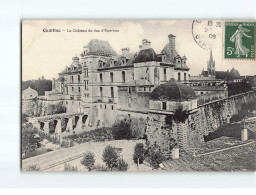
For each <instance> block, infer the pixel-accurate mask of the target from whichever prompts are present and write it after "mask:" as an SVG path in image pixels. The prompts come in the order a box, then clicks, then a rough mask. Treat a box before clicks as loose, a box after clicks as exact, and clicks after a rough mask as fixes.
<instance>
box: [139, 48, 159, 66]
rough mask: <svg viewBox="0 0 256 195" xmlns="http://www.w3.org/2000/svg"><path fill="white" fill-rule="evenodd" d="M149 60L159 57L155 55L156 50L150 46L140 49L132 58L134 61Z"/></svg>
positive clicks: (157, 59)
mask: <svg viewBox="0 0 256 195" xmlns="http://www.w3.org/2000/svg"><path fill="white" fill-rule="evenodd" d="M151 61H160V59H159V57H157V55H156V52H155V51H154V50H153V49H152V48H150V49H143V50H140V52H139V54H138V55H137V56H136V58H135V60H134V63H140V62H151Z"/></svg>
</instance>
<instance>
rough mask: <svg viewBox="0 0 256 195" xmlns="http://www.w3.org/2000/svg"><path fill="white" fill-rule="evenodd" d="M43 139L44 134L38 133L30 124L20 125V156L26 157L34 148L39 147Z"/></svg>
mask: <svg viewBox="0 0 256 195" xmlns="http://www.w3.org/2000/svg"><path fill="white" fill-rule="evenodd" d="M43 139H44V134H43V133H40V132H39V131H38V129H37V128H35V127H33V125H32V123H25V124H23V125H22V139H21V145H22V154H23V155H24V157H27V155H28V154H30V153H31V152H32V151H34V150H35V149H36V148H39V147H41V143H40V142H41V141H42V140H43Z"/></svg>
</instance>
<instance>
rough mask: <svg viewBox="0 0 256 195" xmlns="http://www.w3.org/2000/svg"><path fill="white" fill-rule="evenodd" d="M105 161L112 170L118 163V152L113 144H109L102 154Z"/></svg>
mask: <svg viewBox="0 0 256 195" xmlns="http://www.w3.org/2000/svg"><path fill="white" fill-rule="evenodd" d="M102 159H103V162H104V163H105V164H106V166H107V167H108V168H110V170H111V171H112V169H113V168H114V167H117V165H118V154H117V152H116V151H115V149H114V148H113V147H111V146H107V147H106V148H105V150H104V152H103V154H102Z"/></svg>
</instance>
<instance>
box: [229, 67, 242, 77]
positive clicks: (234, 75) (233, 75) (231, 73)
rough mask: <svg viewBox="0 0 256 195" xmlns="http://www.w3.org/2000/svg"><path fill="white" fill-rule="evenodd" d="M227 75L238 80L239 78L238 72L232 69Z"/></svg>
mask: <svg viewBox="0 0 256 195" xmlns="http://www.w3.org/2000/svg"><path fill="white" fill-rule="evenodd" d="M229 74H230V76H231V77H232V78H239V77H240V74H239V72H238V71H237V70H236V69H234V68H232V70H231V71H230V72H229Z"/></svg>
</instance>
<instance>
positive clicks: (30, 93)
mask: <svg viewBox="0 0 256 195" xmlns="http://www.w3.org/2000/svg"><path fill="white" fill-rule="evenodd" d="M37 97H38V92H37V91H36V90H34V89H32V88H31V87H30V86H29V87H28V88H27V89H25V90H23V91H22V99H24V100H30V99H34V98H37Z"/></svg>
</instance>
